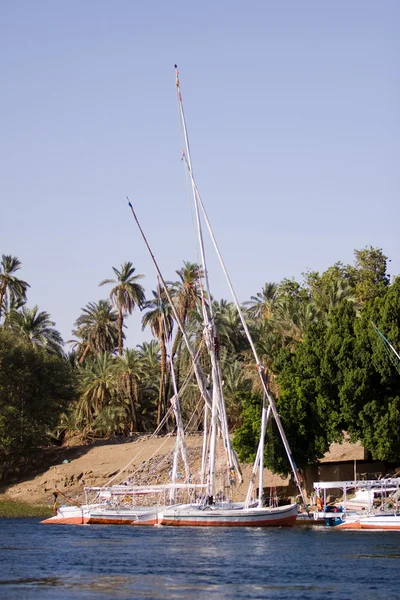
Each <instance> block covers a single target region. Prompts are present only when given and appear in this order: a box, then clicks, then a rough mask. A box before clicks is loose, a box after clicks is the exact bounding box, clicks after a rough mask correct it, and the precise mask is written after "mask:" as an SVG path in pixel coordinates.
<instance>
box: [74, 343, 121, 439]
mask: <svg viewBox="0 0 400 600" xmlns="http://www.w3.org/2000/svg"><path fill="white" fill-rule="evenodd" d="M79 380H80V384H79V387H80V397H79V400H78V404H77V409H76V415H77V421H78V422H80V423H82V424H83V425H84V427H85V429H86V430H90V429H91V428H92V426H93V422H94V419H95V418H96V417H97V416H98V415H99V413H100V411H101V410H102V408H103V407H104V406H106V405H108V404H110V403H112V400H113V398H114V396H115V395H116V394H117V385H116V378H115V371H114V368H113V356H112V354H111V353H110V352H103V353H102V354H99V355H98V356H96V357H95V358H94V359H93V360H92V361H87V362H86V363H85V366H84V367H81V368H80V372H79Z"/></svg>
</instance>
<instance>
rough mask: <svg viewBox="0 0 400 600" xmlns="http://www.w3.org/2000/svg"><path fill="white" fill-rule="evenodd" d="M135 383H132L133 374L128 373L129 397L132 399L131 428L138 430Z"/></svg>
mask: <svg viewBox="0 0 400 600" xmlns="http://www.w3.org/2000/svg"><path fill="white" fill-rule="evenodd" d="M133 387H134V386H133V384H132V377H131V375H128V390H129V392H128V393H129V398H130V401H131V417H132V420H131V430H132V431H137V418H136V407H135V398H134V394H133Z"/></svg>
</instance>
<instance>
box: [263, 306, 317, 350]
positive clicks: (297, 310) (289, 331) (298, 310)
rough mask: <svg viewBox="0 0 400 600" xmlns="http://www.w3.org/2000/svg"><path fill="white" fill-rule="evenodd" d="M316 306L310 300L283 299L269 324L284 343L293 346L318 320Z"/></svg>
mask: <svg viewBox="0 0 400 600" xmlns="http://www.w3.org/2000/svg"><path fill="white" fill-rule="evenodd" d="M318 312H319V311H318V308H317V307H316V306H315V304H314V302H312V301H299V300H296V299H289V298H288V299H285V300H284V301H283V302H282V304H281V305H280V306H279V309H278V310H277V312H276V314H275V315H274V318H273V320H271V325H273V328H274V331H275V332H276V333H277V334H278V335H280V336H281V337H282V338H283V340H285V344H286V345H289V346H290V347H293V345H294V344H296V343H297V342H301V341H303V339H304V335H305V333H306V330H307V328H308V327H309V325H311V324H312V323H316V322H317V320H318V316H319V314H318Z"/></svg>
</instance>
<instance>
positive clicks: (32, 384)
mask: <svg viewBox="0 0 400 600" xmlns="http://www.w3.org/2000/svg"><path fill="white" fill-rule="evenodd" d="M74 397H75V388H74V377H73V373H72V371H71V368H70V366H69V364H68V362H67V361H66V360H64V359H62V358H60V357H58V356H57V355H54V354H51V353H49V352H46V351H45V350H40V349H39V350H38V349H36V348H34V347H33V346H32V345H31V344H27V343H25V342H23V341H21V340H20V339H18V338H17V337H16V336H15V335H13V334H12V333H9V332H6V331H0V465H1V468H2V474H4V473H6V472H7V470H9V469H11V468H13V467H15V466H16V465H18V464H19V463H21V461H23V460H25V459H27V458H28V457H29V456H30V455H31V454H32V453H33V452H34V451H35V449H36V448H37V447H39V446H41V445H43V444H46V443H47V433H48V431H49V430H51V429H53V428H54V427H55V426H56V425H57V422H58V419H59V417H60V414H61V413H62V412H63V411H64V410H65V408H66V407H67V406H68V405H69V403H71V401H73V400H74ZM0 476H1V473H0Z"/></svg>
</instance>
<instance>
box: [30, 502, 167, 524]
mask: <svg viewBox="0 0 400 600" xmlns="http://www.w3.org/2000/svg"><path fill="white" fill-rule="evenodd" d="M42 523H44V524H46V525H47V524H51V525H157V523H158V509H149V508H143V509H136V510H134V509H129V508H128V509H117V508H116V509H114V508H112V507H104V506H102V505H100V506H90V505H87V506H83V507H77V506H76V507H75V506H74V507H61V508H59V509H58V511H57V514H56V515H54V517H51V518H50V519H46V520H44V521H42Z"/></svg>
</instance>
